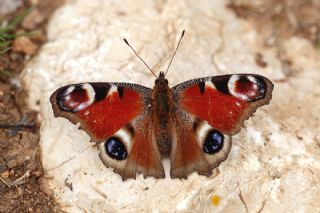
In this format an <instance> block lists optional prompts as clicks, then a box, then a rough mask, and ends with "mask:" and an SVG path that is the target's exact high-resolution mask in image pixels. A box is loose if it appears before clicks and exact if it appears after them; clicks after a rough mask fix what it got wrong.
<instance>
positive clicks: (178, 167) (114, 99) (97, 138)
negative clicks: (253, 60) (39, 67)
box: [50, 31, 273, 179]
mask: <svg viewBox="0 0 320 213" xmlns="http://www.w3.org/2000/svg"><path fill="white" fill-rule="evenodd" d="M183 35H184V31H183V33H182V36H181V38H180V40H179V43H178V46H177V48H176V51H177V49H178V47H179V44H180V41H181V39H182V37H183ZM125 42H126V43H127V44H128V45H129V43H128V42H127V41H126V40H125ZM129 46H130V45H129ZM130 47H131V46H130ZM131 49H132V50H133V51H134V49H133V48H132V47H131ZM176 51H175V53H176ZM134 52H135V51H134ZM135 53H136V52H135ZM175 53H174V55H175ZM136 54H137V53H136ZM174 55H173V56H174ZM137 56H138V57H139V58H140V56H139V55H137ZM140 59H141V58H140ZM172 59H173V57H172V58H171V61H170V63H169V66H170V64H171V62H172ZM141 60H142V59H141ZM142 61H143V60H142ZM143 62H144V61H143ZM144 63H145V62H144ZM146 66H147V65H146ZM169 66H168V69H169ZM147 67H148V66H147ZM148 68H149V67H148ZM149 69H150V68H149ZM168 69H167V70H166V72H160V74H159V76H157V75H156V77H157V78H156V80H155V85H154V87H153V89H151V88H147V87H144V86H141V85H138V84H132V83H118V82H94V83H79V84H71V85H66V86H63V87H61V88H59V89H57V90H56V91H55V92H54V93H53V94H52V95H51V97H50V102H51V104H52V109H53V112H54V116H56V117H64V118H67V119H68V120H69V121H71V122H72V123H74V124H76V123H80V128H81V129H82V130H84V131H85V132H86V133H87V134H89V136H90V137H91V141H93V142H95V143H97V146H98V149H99V157H100V159H101V161H102V162H103V164H104V165H105V166H106V167H111V168H113V170H114V171H115V172H116V173H118V174H120V176H121V177H122V178H123V179H128V178H135V177H136V175H137V173H142V174H143V175H144V176H153V177H155V178H164V177H165V172H164V169H163V166H162V158H163V157H169V158H170V163H171V167H170V176H171V177H172V178H187V176H188V175H189V174H191V173H193V172H197V173H198V174H201V175H206V176H209V175H211V174H212V170H213V169H214V168H216V167H218V166H219V165H220V163H221V162H223V161H224V160H225V159H226V158H227V156H228V154H229V152H230V149H231V144H232V139H231V136H232V135H234V134H236V133H238V132H239V131H240V128H241V126H243V123H244V121H245V120H246V119H248V118H249V117H250V116H251V115H252V114H253V113H254V112H255V111H256V109H257V108H258V107H259V106H262V105H265V104H268V103H269V101H270V99H271V96H272V90H273V83H272V82H271V81H270V80H269V79H267V78H266V77H263V76H261V75H256V74H230V75H220V76H213V77H205V78H197V79H192V80H189V81H186V82H183V83H181V84H178V85H176V86H174V87H172V88H169V85H168V80H167V79H166V78H165V75H166V73H167V71H168ZM150 70H151V69H150ZM151 72H152V73H153V74H154V72H153V71H152V70H151ZM154 75H155V74H154Z"/></svg>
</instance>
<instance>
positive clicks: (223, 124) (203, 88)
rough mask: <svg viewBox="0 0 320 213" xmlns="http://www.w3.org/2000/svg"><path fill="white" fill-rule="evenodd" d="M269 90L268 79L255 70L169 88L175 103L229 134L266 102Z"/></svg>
mask: <svg viewBox="0 0 320 213" xmlns="http://www.w3.org/2000/svg"><path fill="white" fill-rule="evenodd" d="M272 90H273V84H272V82H271V81H270V80H268V79H267V78H265V77H263V76H260V75H255V74H236V75H221V76H214V77H208V78H199V79H194V80H190V81H187V82H184V83H182V84H179V85H177V86H176V87H174V88H172V91H173V94H174V99H175V101H176V104H177V106H178V107H182V108H183V109H184V110H185V111H186V112H189V113H192V114H193V115H194V116H196V117H198V118H200V119H202V120H205V121H207V122H208V123H209V124H210V125H211V126H212V127H213V128H215V129H217V130H220V131H221V132H222V133H224V134H229V135H233V134H235V133H237V132H239V131H240V126H241V125H242V124H243V122H244V120H246V119H248V118H249V117H250V116H251V114H252V113H253V112H255V111H256V109H257V108H258V107H259V106H262V105H265V104H268V103H269V101H270V99H271V95H272Z"/></svg>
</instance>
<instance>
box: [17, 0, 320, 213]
mask: <svg viewBox="0 0 320 213" xmlns="http://www.w3.org/2000/svg"><path fill="white" fill-rule="evenodd" d="M182 29H185V30H186V32H187V33H186V36H185V38H184V40H183V42H182V45H181V48H180V50H179V52H178V54H177V56H176V58H175V60H174V62H173V64H172V66H171V70H170V72H169V74H168V76H167V77H168V79H169V81H170V83H171V86H173V85H175V84H178V83H180V82H183V81H185V80H188V79H191V78H195V77H202V76H211V75H218V74H225V73H243V72H246V73H258V74H262V75H265V76H267V77H269V78H270V79H272V80H273V81H274V82H275V89H274V96H273V99H272V101H271V104H270V105H269V106H266V107H263V108H260V109H259V110H258V111H257V112H256V113H255V115H254V116H253V117H252V118H251V119H250V120H248V121H246V123H245V125H246V128H243V130H242V131H241V133H239V134H238V135H236V136H235V137H234V138H233V147H232V149H231V153H230V155H229V157H228V159H227V160H226V161H225V162H223V163H222V164H221V165H220V167H219V168H218V169H216V170H215V171H214V172H213V175H212V177H209V178H207V177H203V176H199V175H197V174H192V175H191V176H189V178H188V179H187V180H177V179H174V180H171V179H170V178H166V179H163V180H156V179H153V178H147V179H143V178H142V177H141V176H139V177H138V178H137V180H128V181H125V182H122V180H121V178H120V177H119V176H118V175H117V174H116V173H113V172H112V169H108V168H105V167H104V166H103V164H102V163H101V161H100V159H99V157H98V151H97V149H96V147H94V146H93V145H92V144H91V143H89V136H88V135H87V134H86V133H84V132H83V131H80V130H78V129H77V126H75V125H73V124H71V123H70V122H68V121H67V120H66V119H63V118H53V114H52V110H51V106H50V103H49V101H48V98H49V96H50V94H51V93H52V92H53V91H54V90H55V89H56V88H58V87H60V86H62V85H65V84H69V83H75V82H86V81H128V82H135V83H139V84H143V85H146V86H149V87H152V86H153V82H154V77H153V76H152V75H151V74H150V72H148V70H147V69H146V68H145V67H144V65H143V64H142V63H141V62H140V61H139V60H138V59H137V57H135V56H134V55H133V54H132V52H131V50H130V49H129V48H128V47H127V46H126V45H125V44H124V42H123V41H122V38H123V37H126V38H127V39H128V40H129V41H130V42H131V43H132V44H133V46H135V47H136V49H137V50H138V52H139V53H140V54H141V56H142V57H143V58H144V59H145V60H146V61H147V63H148V64H149V65H150V66H151V67H152V68H153V69H154V70H157V71H159V70H161V69H162V70H163V69H164V68H165V67H166V65H167V63H168V60H169V58H170V56H171V54H172V52H173V49H174V47H175V45H176V41H177V39H178V38H179V36H180V33H181V31H182ZM48 33H49V35H48V36H49V41H48V43H47V44H46V45H44V46H43V48H42V50H41V52H40V54H39V55H38V56H37V57H36V58H35V59H34V60H33V61H32V62H31V63H30V64H29V65H28V67H27V68H26V69H25V71H24V74H23V77H24V80H25V83H26V84H27V86H28V87H29V89H30V100H29V102H30V105H31V106H32V107H34V108H38V109H39V110H40V112H41V119H42V130H41V147H42V153H43V165H44V169H45V171H46V177H45V178H44V179H43V182H44V185H45V186H46V187H47V188H48V191H51V192H52V193H54V194H55V196H56V198H57V200H59V202H60V203H61V205H62V206H63V207H64V208H65V210H66V211H68V212H74V211H79V210H82V211H85V210H87V211H94V212H103V211H105V212H134V211H135V212H141V211H145V212H188V211H187V210H194V211H195V212H213V211H214V212H319V211H320V197H319V194H320V184H319V183H320V148H319V147H320V128H319V123H320V121H319V120H320V86H319V85H320V74H319V72H320V71H319V70H320V60H319V59H320V56H319V55H320V54H319V52H317V51H316V50H315V49H313V47H312V45H311V44H309V43H308V42H307V41H305V40H302V39H298V38H292V39H289V40H287V41H283V43H282V51H283V53H282V54H284V55H285V56H286V59H288V60H290V61H291V62H292V64H291V65H290V67H285V66H283V62H282V61H281V60H280V59H279V57H278V50H279V49H278V47H276V46H275V47H269V48H266V47H264V46H263V45H260V43H259V38H260V37H259V35H258V34H257V33H256V31H255V29H254V27H253V26H252V25H251V24H249V23H247V22H245V21H243V20H239V19H238V18H237V17H235V15H234V14H233V13H232V12H231V11H230V10H228V9H226V8H225V2H224V1H220V0H215V1H209V0H208V1H201V2H199V3H196V4H194V3H192V1H183V2H182V1H179V2H178V1H168V2H165V1H156V2H153V1H134V0H132V1H126V2H121V3H120V2H116V1H114V2H112V1H110V2H109V1H103V0H100V1H99V0H82V1H80V0H78V1H77V0H74V1H70V2H68V3H66V4H65V6H63V7H62V8H61V9H59V10H58V11H57V12H56V13H55V15H54V16H53V18H52V19H51V21H50V24H49V30H48ZM257 53H260V54H262V57H263V60H264V61H265V62H266V63H267V66H266V67H263V66H259V63H257V62H256V60H255V56H256V54H257ZM39 100H40V107H39V106H38V105H37V102H38V101H39ZM212 196H219V197H220V203H218V205H213V203H212V202H211V198H212Z"/></svg>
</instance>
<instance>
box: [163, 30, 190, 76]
mask: <svg viewBox="0 0 320 213" xmlns="http://www.w3.org/2000/svg"><path fill="white" fill-rule="evenodd" d="M184 32H185V30H183V31H182V33H181V37H180V39H179V42H178V45H177V47H176V50H175V51H174V53H173V56H172V57H171V60H170V62H169V65H168V68H167V70H166V72H165V73H164V76H166V75H167V73H168V71H169V68H170V65H171V63H172V60H173V58H174V56H175V55H176V53H177V50H178V48H179V46H180V42H181V40H182V38H183V36H184Z"/></svg>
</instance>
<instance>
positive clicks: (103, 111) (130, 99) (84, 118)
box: [77, 90, 143, 140]
mask: <svg viewBox="0 0 320 213" xmlns="http://www.w3.org/2000/svg"><path fill="white" fill-rule="evenodd" d="M142 108H143V106H142V97H141V96H140V94H139V93H137V92H135V91H132V90H126V91H125V93H124V95H123V98H120V97H119V95H118V93H117V92H113V93H112V94H110V95H108V96H107V97H106V98H105V99H103V100H102V101H99V102H94V103H92V104H91V105H90V106H88V107H87V108H85V109H83V110H81V111H78V112H77V114H78V115H79V118H80V123H81V124H83V125H84V126H85V127H87V129H88V130H89V131H90V132H92V133H93V134H94V136H95V138H96V139H97V140H103V139H105V138H108V137H109V136H111V135H113V134H114V133H115V132H116V131H117V130H118V129H120V128H121V127H122V126H124V125H125V124H126V123H128V122H129V121H131V120H132V119H133V118H134V117H137V116H138V115H139V114H140V113H141V111H142Z"/></svg>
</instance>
